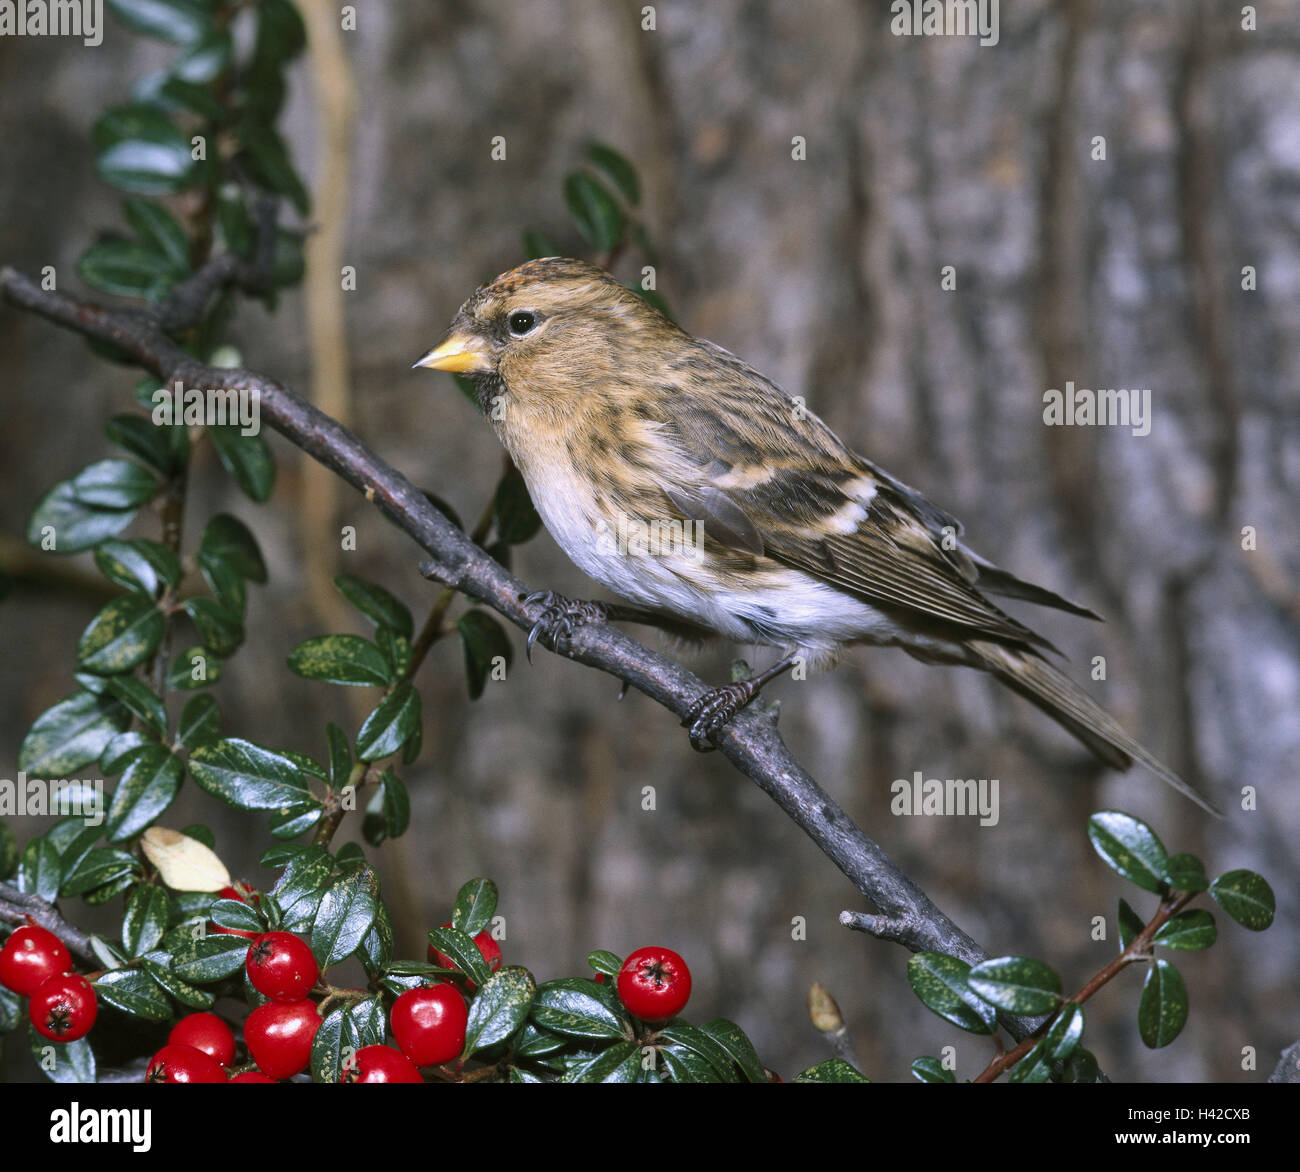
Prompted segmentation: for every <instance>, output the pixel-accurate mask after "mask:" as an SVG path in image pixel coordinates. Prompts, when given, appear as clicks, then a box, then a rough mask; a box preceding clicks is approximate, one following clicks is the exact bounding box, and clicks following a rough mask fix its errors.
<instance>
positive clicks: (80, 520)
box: [27, 480, 136, 553]
mask: <svg viewBox="0 0 1300 1172" xmlns="http://www.w3.org/2000/svg"><path fill="white" fill-rule="evenodd" d="M135 514H136V510H135V509H94V508H91V507H90V506H88V505H84V504H82V503H81V501H79V500H78V499H77V495H76V493H75V492H74V491H73V488H72V481H71V480H61V481H59V483H58V484H56V485H55V486H54V487H53V488H51V489H50V490H49V492H47V493H46V494H45V495H44V496H43V497H41V499H40V500H39V501H37V502H36V507H35V508H34V509H33V510H32V514H31V516H30V517H29V518H28V520H27V541H28V543H29V544H31V545H34V546H37V547H39V548H41V549H44V550H48V551H49V552H50V553H79V552H80V551H81V550H83V549H89V548H90V547H91V546H93V545H95V544H96V543H97V542H100V541H103V540H104V538H106V537H116V536H117V534H119V533H121V532H122V530H123V529H125V528H126V527H127V526H128V525H129V524H131V520H132V518H133V517H134V516H135Z"/></svg>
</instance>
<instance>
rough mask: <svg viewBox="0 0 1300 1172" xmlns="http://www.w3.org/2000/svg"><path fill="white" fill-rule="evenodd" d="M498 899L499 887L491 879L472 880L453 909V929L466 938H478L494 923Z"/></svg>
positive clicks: (459, 895) (466, 885)
mask: <svg viewBox="0 0 1300 1172" xmlns="http://www.w3.org/2000/svg"><path fill="white" fill-rule="evenodd" d="M498 898H499V893H498V891H497V885H496V884H495V883H493V882H492V880H491V879H471V880H470V881H469V882H468V883H465V884H463V885H462V886H461V889H460V890H459V891H458V892H456V903H455V906H454V907H453V908H452V909H451V923H452V927H454V928H459V929H460V930H461V931H462V932H464V933H465V935H466V936H477V935H478V934H479V933H480V932H481V931H483V929H484V928H486V927H487V926H488V924H490V923H491V922H492V916H493V913H494V912H495V911H496V910H497V899H498Z"/></svg>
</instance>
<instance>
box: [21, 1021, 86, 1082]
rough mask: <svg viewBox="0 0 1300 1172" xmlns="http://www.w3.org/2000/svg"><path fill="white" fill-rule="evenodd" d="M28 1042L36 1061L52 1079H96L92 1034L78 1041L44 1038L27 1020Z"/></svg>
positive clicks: (47, 1076)
mask: <svg viewBox="0 0 1300 1172" xmlns="http://www.w3.org/2000/svg"><path fill="white" fill-rule="evenodd" d="M27 1045H28V1048H29V1049H30V1050H31V1052H32V1057H33V1058H34V1059H36V1065H37V1066H39V1067H40V1068H41V1073H42V1074H44V1075H45V1077H46V1078H48V1079H49V1080H50V1082H59V1083H72V1082H94V1081H95V1052H94V1051H93V1050H92V1049H91V1048H90V1039H89V1038H78V1039H77V1040H76V1041H75V1042H52V1041H50V1039H49V1038H43V1037H41V1035H40V1034H38V1033H37V1032H36V1030H35V1028H34V1027H33V1026H32V1025H31V1024H30V1023H28V1026H27Z"/></svg>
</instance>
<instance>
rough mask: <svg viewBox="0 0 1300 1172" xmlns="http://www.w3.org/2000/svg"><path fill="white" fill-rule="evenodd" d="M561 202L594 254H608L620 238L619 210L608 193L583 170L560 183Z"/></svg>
mask: <svg viewBox="0 0 1300 1172" xmlns="http://www.w3.org/2000/svg"><path fill="white" fill-rule="evenodd" d="M564 202H565V203H566V204H567V205H568V208H569V214H570V215H571V216H572V217H573V222H574V223H575V224H576V225H577V227H578V231H579V232H581V233H582V236H583V238H584V239H585V240H586V241H587V243H588V244H590V245H591V247H592V248H594V249H595V250H596V251H597V252H609V251H610V249H612V248H613V247H614V245H616V244H617V243H618V241H619V238H620V237H621V236H622V235H623V209H622V208H620V207H619V206H618V201H617V200H616V199H615V198H614V197H613V196H612V195H611V194H610V193H609V190H608V189H607V188H606V187H605V186H604V185H603V184H602V183H600V182H598V181H597V180H595V179H593V178H592V177H591V176H590V175H588V174H587V173H586V172H585V171H574V172H572V173H570V174H569V175H567V176H566V177H565V180H564Z"/></svg>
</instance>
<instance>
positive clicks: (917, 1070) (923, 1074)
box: [911, 1055, 957, 1083]
mask: <svg viewBox="0 0 1300 1172" xmlns="http://www.w3.org/2000/svg"><path fill="white" fill-rule="evenodd" d="M911 1069H912V1077H913V1078H915V1079H916V1080H917V1081H918V1082H954V1083H955V1082H956V1081H957V1076H956V1075H955V1074H953V1072H952V1071H951V1070H948V1069H946V1068H945V1067H944V1065H943V1063H942V1062H940V1061H939V1059H937V1058H931V1057H930V1056H929V1055H926V1056H925V1057H923V1058H917V1059H916V1060H915V1061H913V1063H912V1067H911Z"/></svg>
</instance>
